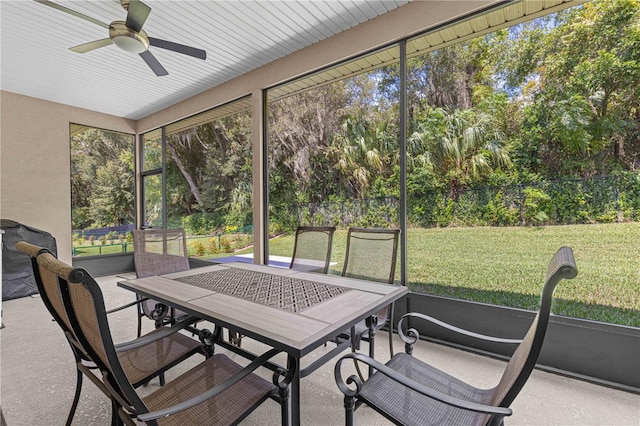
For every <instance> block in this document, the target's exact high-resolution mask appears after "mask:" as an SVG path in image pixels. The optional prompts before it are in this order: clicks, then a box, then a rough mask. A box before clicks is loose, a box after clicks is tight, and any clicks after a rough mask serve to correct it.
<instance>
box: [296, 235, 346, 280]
mask: <svg viewBox="0 0 640 426" xmlns="http://www.w3.org/2000/svg"><path fill="white" fill-rule="evenodd" d="M335 230H336V227H335V226H298V228H297V229H296V238H295V243H294V245H293V256H292V258H291V265H289V269H293V270H295V271H302V272H318V273H321V274H326V273H327V272H329V264H330V263H331V246H332V242H333V233H334V232H335Z"/></svg>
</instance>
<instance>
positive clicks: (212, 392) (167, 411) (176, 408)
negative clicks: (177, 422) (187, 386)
mask: <svg viewBox="0 0 640 426" xmlns="http://www.w3.org/2000/svg"><path fill="white" fill-rule="evenodd" d="M279 353H281V351H279V350H277V349H271V350H269V351H267V352H265V353H264V354H262V355H260V356H259V357H258V358H256V359H255V360H253V361H252V362H251V363H250V364H249V365H247V366H246V367H244V368H243V369H242V370H241V371H239V372H238V373H236V374H234V375H233V376H231V377H229V378H228V379H227V380H225V381H224V382H222V383H220V384H219V385H217V386H214V387H212V388H211V389H209V390H208V391H206V392H203V393H201V394H200V395H198V396H195V397H193V398H191V399H189V400H187V401H184V402H181V403H180V404H176V405H172V406H170V407H167V408H163V409H161V410H157V411H151V412H149V413H143V414H139V415H138V416H137V419H138V420H140V421H142V422H149V421H152V420H157V419H160V418H163V417H168V416H170V415H172V414H176V413H179V412H181V411H184V410H188V409H189V408H192V407H195V406H196V405H198V404H201V403H203V402H204V401H206V400H208V399H210V398H213V397H214V396H216V395H218V394H220V393H222V392H224V391H225V390H227V389H229V388H230V387H231V386H233V385H235V384H236V383H238V382H239V381H241V380H242V379H244V378H245V377H247V376H248V375H250V374H251V373H253V371H255V370H256V369H257V368H258V367H260V366H262V364H264V363H265V362H267V361H268V360H269V359H271V358H273V357H274V356H275V355H277V354H279Z"/></svg>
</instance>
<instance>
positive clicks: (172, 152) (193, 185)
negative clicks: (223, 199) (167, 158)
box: [167, 143, 205, 213]
mask: <svg viewBox="0 0 640 426" xmlns="http://www.w3.org/2000/svg"><path fill="white" fill-rule="evenodd" d="M167 148H168V149H169V154H170V155H171V158H173V161H175V162H176V166H178V169H179V170H180V173H182V176H184V178H185V179H186V180H187V183H188V184H189V190H190V191H191V193H192V194H193V197H194V198H195V199H196V203H198V206H199V207H200V211H201V212H202V213H205V210H204V208H203V207H202V197H201V196H200V191H199V190H198V187H197V186H196V183H195V181H194V180H193V177H191V174H189V172H188V171H187V168H186V167H185V166H184V164H183V163H182V160H180V158H179V157H178V154H177V152H176V148H175V147H174V146H173V145H171V144H170V143H168V144H167Z"/></svg>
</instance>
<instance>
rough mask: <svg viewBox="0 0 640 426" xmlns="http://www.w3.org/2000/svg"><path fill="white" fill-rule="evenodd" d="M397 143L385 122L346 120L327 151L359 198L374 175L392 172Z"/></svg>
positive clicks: (363, 119) (361, 119) (356, 118)
mask: <svg viewBox="0 0 640 426" xmlns="http://www.w3.org/2000/svg"><path fill="white" fill-rule="evenodd" d="M394 140H397V138H395V137H394V136H393V135H389V132H388V130H387V128H386V124H385V123H378V124H375V123H372V122H370V121H369V120H367V119H366V118H364V117H349V118H347V119H346V120H345V121H344V123H343V125H342V129H341V131H340V132H339V133H338V134H337V135H336V136H335V137H334V140H333V144H332V145H331V146H330V147H329V148H328V151H327V153H328V155H330V156H331V157H333V158H335V159H336V168H337V169H338V171H339V172H340V174H341V175H342V176H343V177H344V179H345V180H346V185H347V187H348V188H350V189H351V191H352V192H353V195H355V196H356V197H362V196H364V194H366V191H367V189H368V188H369V187H370V186H371V184H372V180H373V179H374V178H375V177H376V176H387V175H388V174H390V173H391V171H392V168H393V164H394V161H395V159H396V156H397V149H398V148H397V142H396V143H395V144H394V142H393V141H394Z"/></svg>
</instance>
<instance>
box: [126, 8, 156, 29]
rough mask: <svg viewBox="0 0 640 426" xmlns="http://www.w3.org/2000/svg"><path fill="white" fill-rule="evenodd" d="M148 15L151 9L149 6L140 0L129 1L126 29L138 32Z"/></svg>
mask: <svg viewBox="0 0 640 426" xmlns="http://www.w3.org/2000/svg"><path fill="white" fill-rule="evenodd" d="M149 13H151V8H150V7H149V6H147V5H146V4H144V3H142V2H141V1H140V0H131V1H130V2H129V12H127V22H126V25H127V27H128V28H130V29H132V30H133V31H135V32H140V30H141V29H142V26H143V25H144V23H145V21H146V20H147V18H148V17H149Z"/></svg>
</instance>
